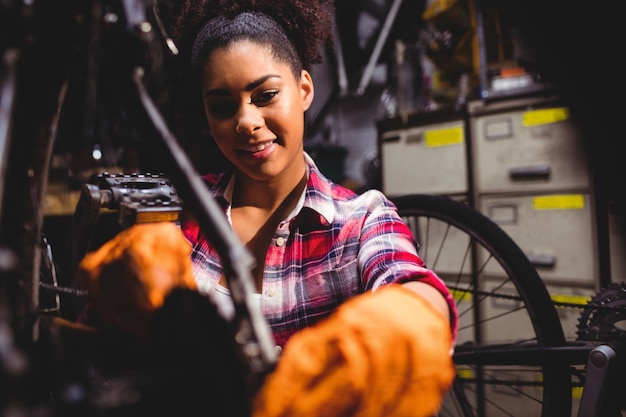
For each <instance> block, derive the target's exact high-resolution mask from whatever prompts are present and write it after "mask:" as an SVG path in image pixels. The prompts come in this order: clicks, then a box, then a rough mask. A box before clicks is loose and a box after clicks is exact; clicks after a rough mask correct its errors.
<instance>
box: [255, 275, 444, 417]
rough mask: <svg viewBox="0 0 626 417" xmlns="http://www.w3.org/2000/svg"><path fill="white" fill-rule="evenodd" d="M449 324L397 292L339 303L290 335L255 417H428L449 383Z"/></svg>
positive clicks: (407, 293)
mask: <svg viewBox="0 0 626 417" xmlns="http://www.w3.org/2000/svg"><path fill="white" fill-rule="evenodd" d="M451 343H452V332H451V329H450V324H449V322H448V320H447V318H445V317H444V316H443V314H441V312H440V311H438V310H436V309H435V308H434V307H433V305H432V304H431V303H430V302H429V301H427V300H426V299H424V298H423V297H422V296H420V295H418V294H416V293H415V292H413V291H412V290H410V289H407V288H404V287H403V286H402V285H390V286H388V287H383V288H381V289H379V290H378V291H376V292H374V293H367V294H363V295H360V296H357V297H355V298H353V299H351V300H348V301H347V302H346V303H344V304H343V305H342V306H341V307H340V308H339V309H338V310H337V311H336V312H335V313H334V314H333V315H331V316H330V317H329V318H328V319H326V320H325V321H323V322H320V323H318V324H317V325H315V326H312V327H310V328H308V329H305V330H303V331H301V332H299V333H297V334H296V335H294V336H293V337H292V338H291V339H290V340H289V342H288V343H287V345H286V347H285V350H284V352H283V356H282V357H281V359H280V361H279V363H278V365H277V368H276V370H275V371H274V372H273V373H272V374H270V375H269V376H268V377H267V379H266V381H265V384H264V385H263V387H262V388H261V390H260V392H259V394H258V396H257V398H256V402H255V408H254V413H253V417H287V416H291V417H311V416H319V417H347V416H358V417H381V416H385V417H394V416H396V417H405V416H406V417H408V416H410V417H420V416H432V415H434V414H435V413H436V411H437V410H438V408H439V407H440V405H441V401H442V398H443V395H444V394H445V392H446V391H447V390H448V389H449V387H450V385H451V383H452V380H453V379H454V374H455V371H454V365H453V362H452V357H451V356H450V349H451Z"/></svg>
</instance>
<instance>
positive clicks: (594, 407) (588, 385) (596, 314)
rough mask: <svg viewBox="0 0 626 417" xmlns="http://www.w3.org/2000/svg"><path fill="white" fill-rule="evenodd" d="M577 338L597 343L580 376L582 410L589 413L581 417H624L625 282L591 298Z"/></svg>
mask: <svg viewBox="0 0 626 417" xmlns="http://www.w3.org/2000/svg"><path fill="white" fill-rule="evenodd" d="M577 335H578V338H577V339H578V340H579V341H584V342H589V343H598V346H597V347H596V348H595V349H594V351H592V352H591V354H590V356H589V362H588V363H587V366H586V368H585V370H584V372H582V373H581V376H582V375H584V376H583V380H584V389H583V396H582V399H581V406H580V407H581V408H580V410H581V413H586V414H581V413H579V416H580V415H602V416H611V417H612V416H621V412H620V411H619V410H620V409H622V410H625V409H626V399H625V397H624V395H623V383H622V382H620V376H621V375H625V372H626V364H625V362H624V360H623V355H624V352H625V351H626V283H624V282H621V283H611V284H609V285H608V286H606V287H604V288H602V289H600V290H599V291H598V292H597V293H596V295H594V296H593V297H592V299H591V300H590V301H589V303H588V304H587V305H586V306H585V307H584V309H583V312H582V314H581V316H580V318H579V319H578V330H577ZM598 404H600V405H601V407H602V409H601V410H600V409H599V407H598ZM598 413H600V414H598Z"/></svg>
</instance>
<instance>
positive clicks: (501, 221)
mask: <svg viewBox="0 0 626 417" xmlns="http://www.w3.org/2000/svg"><path fill="white" fill-rule="evenodd" d="M468 113H469V126H470V132H471V146H472V161H473V170H474V171H473V172H474V179H475V182H474V196H475V205H476V208H477V209H478V210H480V211H481V212H482V213H484V214H486V215H487V216H488V217H489V218H491V219H492V220H494V221H495V222H496V223H497V224H498V225H500V226H501V227H502V229H503V230H504V231H505V232H507V233H508V234H509V235H510V236H511V237H512V238H513V240H514V241H515V242H516V243H517V244H518V245H519V246H520V247H521V248H522V250H523V251H524V252H525V253H526V254H527V255H528V257H529V258H530V260H531V261H532V262H533V264H534V265H535V266H536V267H537V270H538V272H539V274H540V276H541V277H542V279H544V281H546V282H548V283H549V282H553V283H565V282H567V283H568V284H571V285H580V286H587V287H593V286H594V285H595V284H596V283H597V281H598V265H597V256H596V255H595V254H596V253H597V240H596V228H595V224H596V223H595V215H596V213H595V210H594V199H593V194H592V187H591V174H590V170H589V167H588V162H587V157H586V153H585V143H584V139H583V137H582V134H581V133H580V130H579V128H578V127H577V126H576V124H575V123H574V121H573V120H572V118H571V117H570V114H569V109H568V108H567V106H565V105H564V104H563V103H561V102H560V101H559V100H558V98H556V97H534V98H524V99H514V100H511V99H510V100H506V101H500V102H494V103H486V102H483V101H477V102H472V103H470V104H469V106H468Z"/></svg>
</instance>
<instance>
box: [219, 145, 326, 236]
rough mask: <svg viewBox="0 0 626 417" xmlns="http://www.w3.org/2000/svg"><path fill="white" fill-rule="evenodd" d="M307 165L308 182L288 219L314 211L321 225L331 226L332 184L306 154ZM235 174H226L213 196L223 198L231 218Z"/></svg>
mask: <svg viewBox="0 0 626 417" xmlns="http://www.w3.org/2000/svg"><path fill="white" fill-rule="evenodd" d="M304 159H305V162H306V165H307V172H308V180H307V184H306V187H305V189H304V191H303V193H302V196H301V197H300V199H299V201H298V204H297V205H296V208H295V209H294V211H293V212H292V214H290V215H289V216H288V219H290V218H293V217H296V216H297V215H298V214H300V213H302V209H303V208H307V209H310V210H313V211H314V212H316V213H318V214H319V216H320V220H319V221H320V223H326V224H331V223H332V222H333V219H334V217H335V205H334V203H333V197H332V183H331V181H330V180H328V179H327V178H326V177H325V176H324V175H323V174H322V173H321V172H320V171H319V169H318V168H317V165H315V162H314V161H313V158H311V156H309V154H308V153H306V152H304ZM235 175H236V174H235V173H234V172H233V171H230V172H225V173H224V174H223V175H222V176H221V177H220V178H219V179H218V180H217V182H216V183H215V186H214V187H213V196H214V197H217V198H220V197H221V198H223V199H224V200H225V201H226V203H227V207H228V208H227V215H229V217H230V206H231V203H232V196H233V188H234V185H235Z"/></svg>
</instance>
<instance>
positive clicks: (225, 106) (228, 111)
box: [207, 102, 237, 117]
mask: <svg viewBox="0 0 626 417" xmlns="http://www.w3.org/2000/svg"><path fill="white" fill-rule="evenodd" d="M207 108H208V110H209V112H210V113H212V114H213V115H215V116H218V117H226V116H230V115H232V114H234V113H235V112H236V111H237V104H236V103H232V102H213V103H208V105H207Z"/></svg>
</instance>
